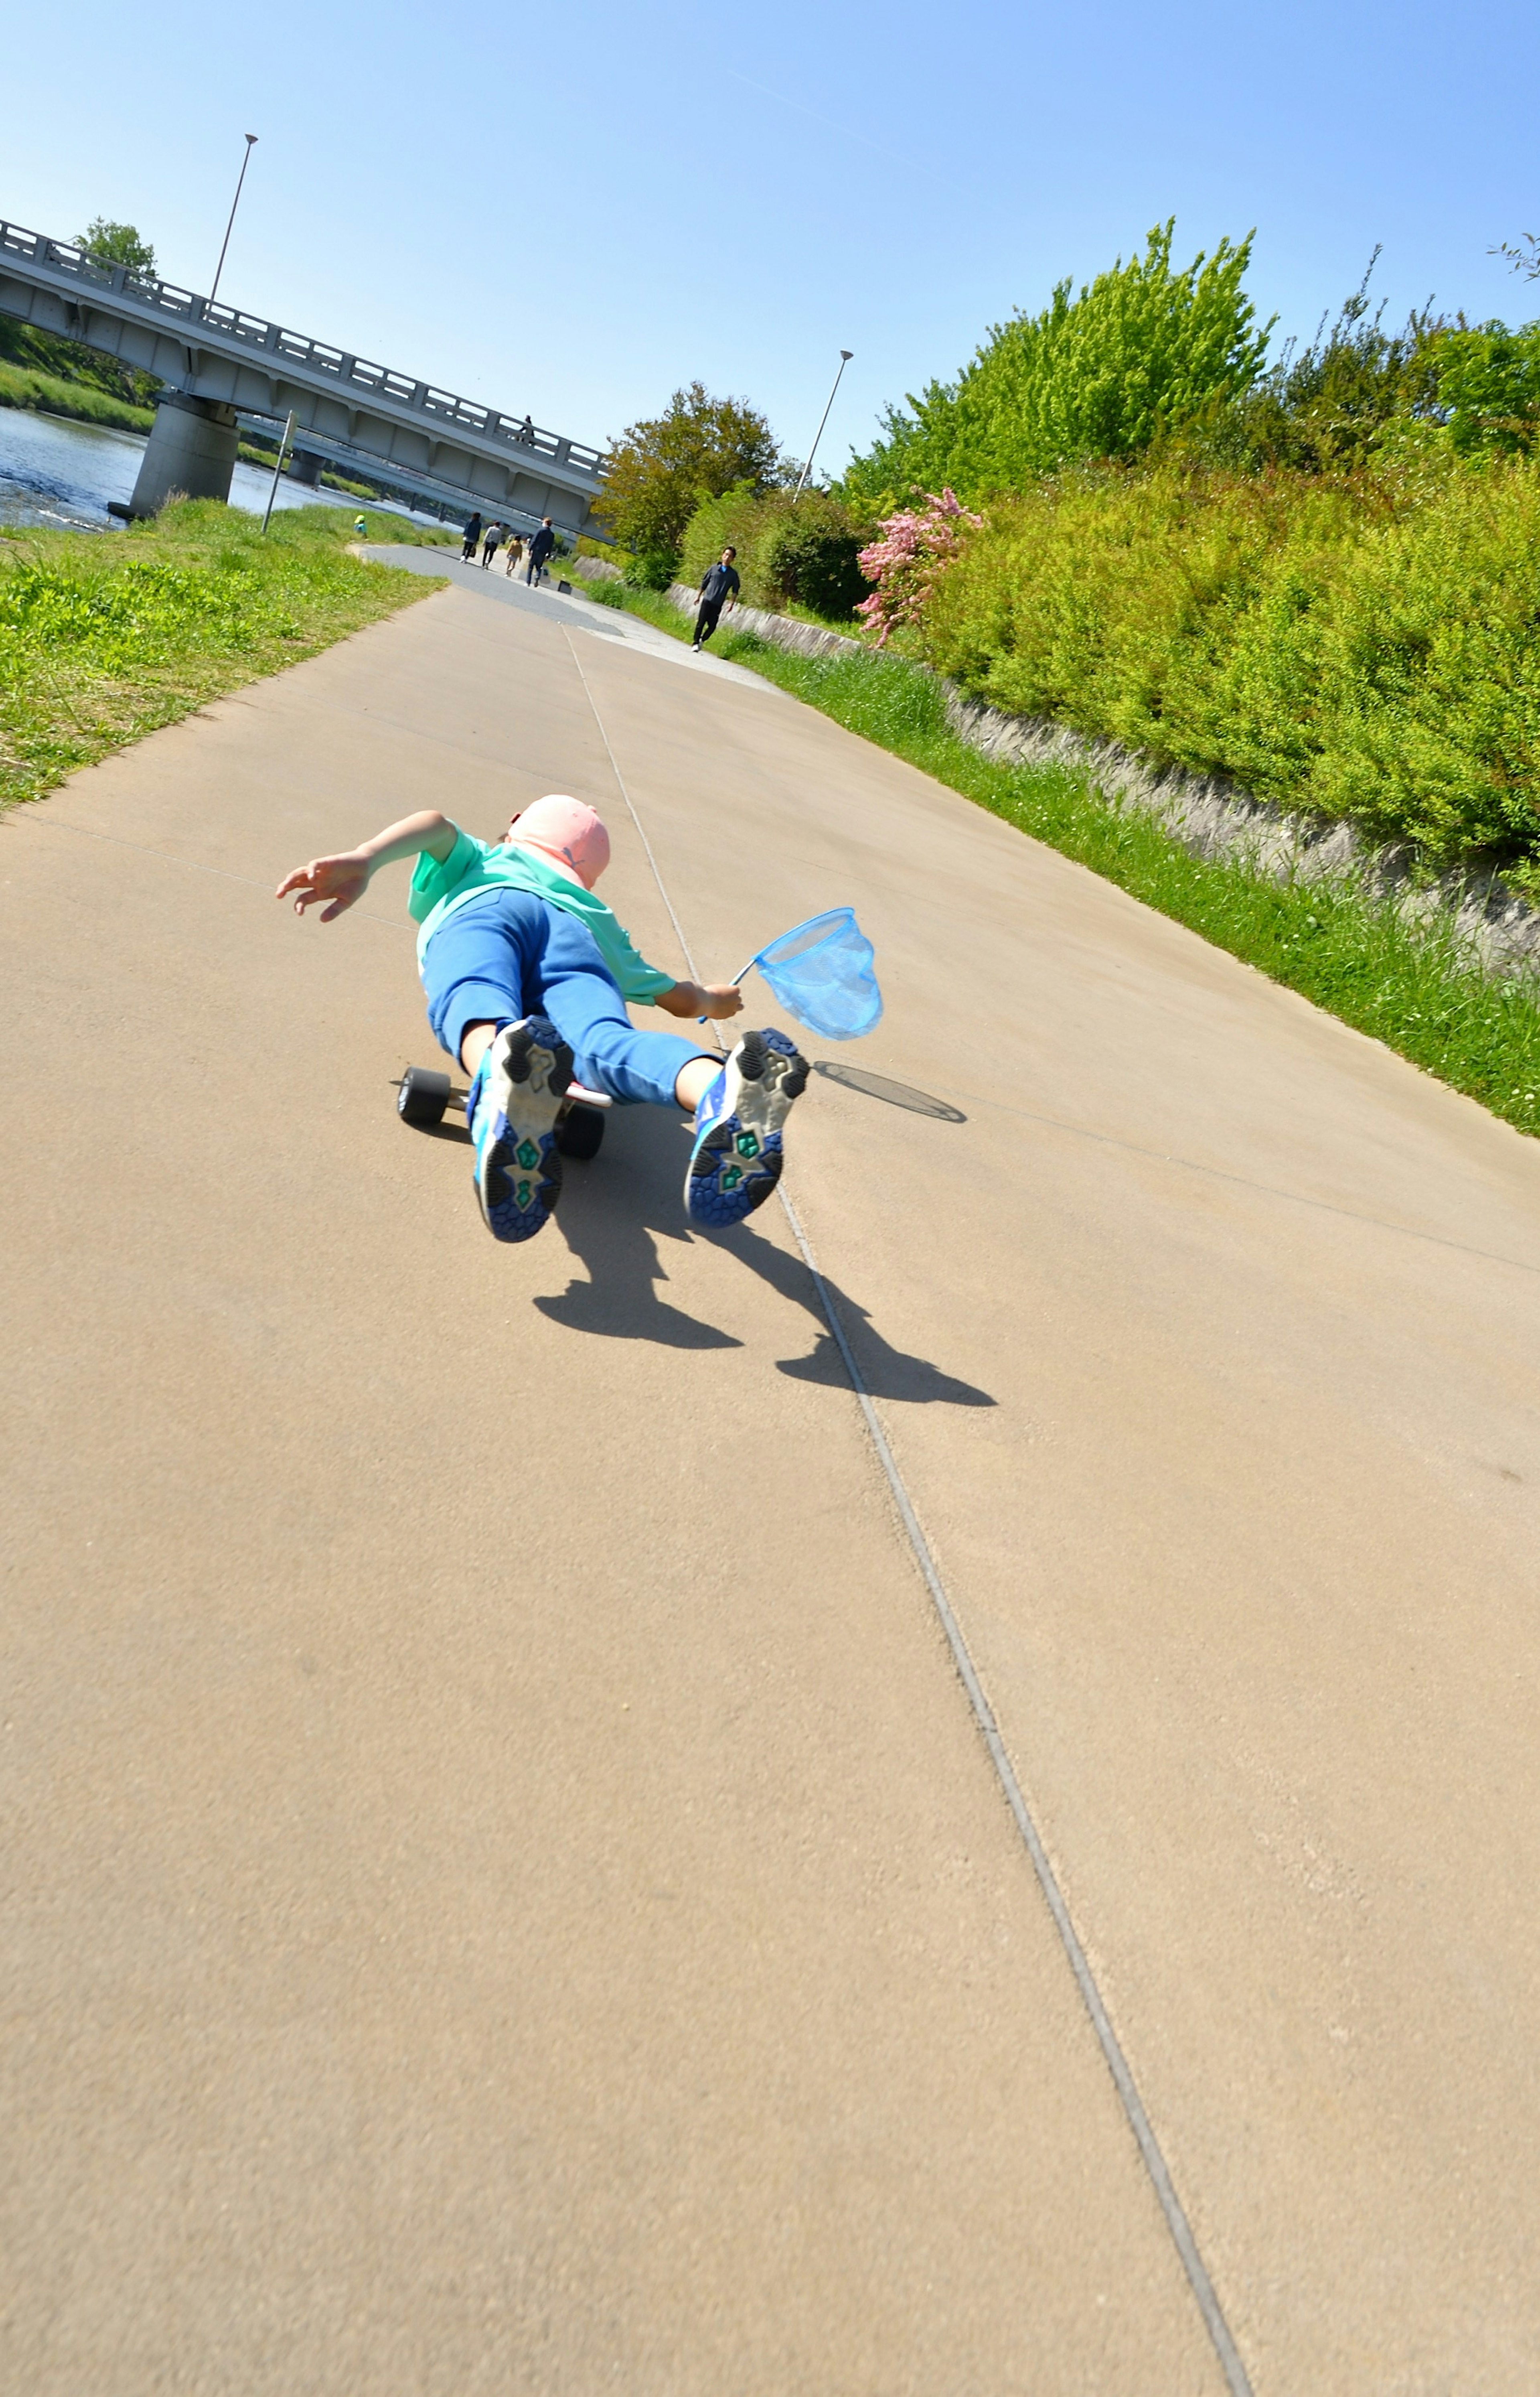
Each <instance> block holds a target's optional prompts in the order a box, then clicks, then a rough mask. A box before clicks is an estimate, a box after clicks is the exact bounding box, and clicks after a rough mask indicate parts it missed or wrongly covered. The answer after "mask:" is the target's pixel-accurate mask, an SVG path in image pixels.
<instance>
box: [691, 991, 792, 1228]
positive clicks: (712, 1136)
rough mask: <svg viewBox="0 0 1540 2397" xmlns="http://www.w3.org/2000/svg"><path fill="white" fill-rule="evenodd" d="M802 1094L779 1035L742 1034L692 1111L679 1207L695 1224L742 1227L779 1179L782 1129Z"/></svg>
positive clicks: (787, 1044)
mask: <svg viewBox="0 0 1540 2397" xmlns="http://www.w3.org/2000/svg"><path fill="white" fill-rule="evenodd" d="M806 1088H807V1060H806V1058H805V1057H803V1055H802V1053H801V1051H799V1050H798V1049H797V1048H796V1047H795V1046H794V1045H793V1043H792V1042H791V1041H790V1040H789V1039H788V1038H787V1037H786V1035H785V1033H784V1032H774V1031H770V1032H746V1033H745V1034H744V1036H743V1038H742V1039H741V1040H740V1041H739V1042H738V1044H737V1048H736V1049H735V1050H734V1051H733V1053H732V1055H731V1056H730V1057H729V1058H728V1060H727V1062H726V1064H725V1065H724V1066H723V1069H722V1071H721V1073H720V1074H719V1075H718V1076H717V1078H716V1080H715V1081H714V1082H713V1083H712V1084H711V1087H710V1090H709V1091H707V1092H706V1095H705V1097H704V1098H703V1099H702V1100H701V1102H700V1105H698V1106H697V1109H696V1112H695V1139H694V1140H693V1142H692V1143H691V1145H690V1162H689V1165H688V1166H687V1167H686V1169H685V1173H684V1208H685V1212H686V1213H687V1214H689V1215H691V1216H692V1217H693V1218H694V1220H695V1221H696V1222H697V1224H710V1225H716V1226H721V1225H724V1224H741V1223H742V1221H743V1219H744V1217H745V1215H751V1214H752V1213H753V1212H754V1210H755V1208H756V1207H763V1204H764V1202H765V1200H766V1199H767V1198H769V1196H770V1193H771V1191H772V1190H774V1188H775V1186H776V1185H777V1182H778V1181H779V1180H780V1175H781V1166H782V1164H783V1163H784V1161H785V1160H784V1158H783V1157H782V1155H781V1126H782V1125H783V1124H784V1123H785V1121H786V1118H787V1116H788V1115H789V1114H790V1107H791V1102H792V1100H793V1099H798V1098H801V1096H802V1094H803V1091H805V1089H806Z"/></svg>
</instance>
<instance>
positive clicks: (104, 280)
mask: <svg viewBox="0 0 1540 2397" xmlns="http://www.w3.org/2000/svg"><path fill="white" fill-rule="evenodd" d="M0 312H3V313H4V314H5V315H10V316H19V317H20V318H21V319H22V321H23V322H24V323H26V324H31V325H35V326H36V327H37V328H38V329H39V330H40V331H42V332H47V333H61V334H63V335H64V336H65V337H66V338H67V339H68V340H70V341H84V342H86V344H87V345H88V346H89V347H90V348H92V349H95V350H103V351H105V352H106V353H107V354H108V355H109V356H112V357H114V358H119V359H121V360H122V361H123V363H124V364H125V365H126V366H131V367H137V368H139V369H140V370H141V371H142V372H145V373H148V374H153V375H158V376H159V377H160V378H161V380H162V382H164V383H165V384H166V389H165V390H164V391H163V392H161V393H160V394H159V395H158V397H157V400H156V404H155V422H154V428H153V432H152V433H151V435H150V442H149V447H148V448H147V449H146V450H145V454H144V462H143V464H142V465H141V466H140V468H139V479H138V481H137V482H136V484H135V486H134V494H133V498H132V500H131V501H130V502H129V514H130V515H132V516H153V514H154V513H155V511H156V510H157V509H158V508H160V507H161V506H163V505H164V504H165V502H166V498H167V497H168V495H169V494H170V493H171V492H172V491H173V490H177V491H185V492H186V493H187V494H188V495H189V497H191V498H193V499H218V500H224V499H228V498H229V496H230V477H231V471H232V467H233V465H234V463H235V454H236V447H237V442H238V439H239V429H238V422H237V415H238V411H239V412H246V413H249V414H251V415H254V416H259V417H264V418H268V419H271V420H272V422H273V423H274V424H275V425H277V424H282V423H283V422H284V421H285V418H286V417H287V416H288V414H289V411H290V410H291V409H292V410H293V412H294V418H295V424H296V428H297V432H298V434H299V435H302V436H303V435H309V436H311V437H310V439H309V440H308V441H304V440H301V442H300V444H299V446H300V447H301V449H308V450H309V451H310V452H311V454H312V455H320V456H325V457H331V456H339V455H341V454H345V455H346V457H347V459H348V461H349V462H351V463H352V464H353V465H354V468H355V471H357V472H361V473H362V472H366V471H368V470H369V469H370V468H373V469H374V470H375V471H377V472H378V475H379V476H380V478H381V480H382V481H383V482H385V483H388V484H390V483H394V484H396V485H398V486H399V487H400V488H402V489H412V488H414V487H420V488H422V489H424V491H425V493H426V492H427V491H428V490H429V489H431V490H432V491H433V492H434V494H435V496H441V495H443V494H445V493H448V494H450V495H454V494H458V495H460V496H462V497H463V499H465V500H466V501H469V502H472V503H474V504H475V505H477V506H479V507H481V508H483V509H487V508H490V509H491V510H493V511H495V512H501V513H504V514H507V515H509V516H515V517H520V518H524V519H525V520H538V518H540V517H541V516H550V517H551V519H552V520H553V522H554V523H556V524H557V525H558V526H560V527H561V528H562V529H563V530H564V531H565V532H569V533H578V532H581V531H583V530H585V529H587V526H588V522H589V511H590V508H591V505H592V502H594V500H595V499H596V498H597V496H598V493H599V488H600V483H601V479H602V476H603V473H604V464H605V457H604V451H603V450H601V449H590V448H588V447H587V446H586V445H585V444H584V443H582V442H580V441H573V440H570V439H568V438H567V437H566V436H565V435H562V434H556V433H551V432H549V431H547V430H546V428H545V427H544V426H542V425H538V424H536V423H535V422H533V420H532V419H531V418H530V417H528V416H524V417H516V416H511V415H508V414H506V413H501V412H499V411H498V409H496V408H481V407H478V406H477V405H476V403H475V402H474V401H473V400H469V399H460V398H458V397H457V396H456V395H455V394H454V393H453V392H446V391H440V390H438V389H437V388H436V387H435V386H434V385H433V384H431V383H427V382H419V381H418V380H417V379H416V378H415V377H414V376H412V375H406V374H396V373H393V372H392V369H391V368H388V367H381V366H376V365H375V364H374V363H373V362H372V361H371V360H369V359H367V358H361V357H358V356H355V355H354V354H353V353H352V351H350V350H339V349H334V348H333V347H331V345H330V344H329V343H327V342H325V341H312V340H311V339H310V338H309V337H308V336H307V335H305V334H303V333H295V332H291V331H290V330H289V329H288V328H286V327H285V326H283V325H273V324H269V323H268V322H267V321H266V320H265V319H264V318H262V317H260V316H249V315H246V312H245V311H244V310H243V309H240V308H232V307H230V306H228V305H227V304H226V302H225V301H222V300H206V299H204V298H203V297H201V296H200V295H199V294H198V293H197V292H195V291H184V290H182V289H181V288H180V287H179V285H177V284H174V283H166V282H163V281H161V280H160V278H159V277H158V276H155V275H141V274H139V273H137V272H136V271H135V270H134V269H133V268H131V267H125V266H102V265H99V264H98V263H97V262H96V261H94V260H92V259H90V258H88V257H87V256H86V252H85V251H84V250H83V249H82V248H81V247H80V245H79V244H78V243H77V242H69V241H55V240H53V239H52V238H51V237H50V236H49V235H48V234H40V233H31V232H29V231H28V230H27V229H26V228H25V227H24V226H21V225H16V224H10V223H8V222H7V221H5V220H4V219H0Z"/></svg>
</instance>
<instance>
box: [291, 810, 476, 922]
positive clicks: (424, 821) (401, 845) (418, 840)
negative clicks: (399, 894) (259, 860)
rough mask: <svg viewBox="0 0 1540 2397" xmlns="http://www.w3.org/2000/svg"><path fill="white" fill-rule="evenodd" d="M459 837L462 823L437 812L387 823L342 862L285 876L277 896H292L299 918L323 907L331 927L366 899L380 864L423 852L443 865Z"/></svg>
mask: <svg viewBox="0 0 1540 2397" xmlns="http://www.w3.org/2000/svg"><path fill="white" fill-rule="evenodd" d="M458 838H459V826H458V824H451V823H450V821H449V818H448V817H447V816H441V815H440V813H439V811H438V810H437V809H436V808H424V809H423V810H422V811H421V812H420V814H418V815H415V816H403V817H402V819H401V822H400V823H399V824H387V825H386V827H385V829H384V831H383V832H377V833H376V835H375V837H374V838H373V839H372V840H363V841H360V842H359V844H358V847H357V848H356V849H349V850H343V851H342V853H341V855H340V856H339V857H312V859H311V862H310V864H308V865H297V866H296V867H295V869H294V872H293V873H292V874H285V877H284V878H283V880H282V882H280V884H279V885H278V890H277V894H276V895H277V896H278V897H279V898H280V899H285V898H286V897H287V896H288V894H289V892H290V891H293V893H294V912H295V914H296V915H297V916H302V915H303V914H304V912H305V910H306V908H307V907H315V906H319V907H320V909H321V921H322V922H323V924H329V923H330V922H331V921H332V919H333V917H337V916H340V915H341V914H342V913H343V912H344V910H345V909H347V908H349V907H351V906H352V904H353V903H354V901H355V900H358V899H362V898H363V896H364V893H365V891H367V889H368V887H369V882H370V878H371V877H372V876H373V875H374V874H375V872H376V871H377V870H378V867H380V866H381V865H390V864H393V863H394V861H395V860H396V859H397V858H398V857H420V856H421V854H422V852H423V850H427V852H428V854H429V856H430V857H431V858H435V859H436V860H437V861H438V863H439V864H441V865H442V864H443V863H444V861H445V858H446V857H447V856H448V854H449V852H450V850H452V849H453V848H454V846H455V843H456V841H457V840H458Z"/></svg>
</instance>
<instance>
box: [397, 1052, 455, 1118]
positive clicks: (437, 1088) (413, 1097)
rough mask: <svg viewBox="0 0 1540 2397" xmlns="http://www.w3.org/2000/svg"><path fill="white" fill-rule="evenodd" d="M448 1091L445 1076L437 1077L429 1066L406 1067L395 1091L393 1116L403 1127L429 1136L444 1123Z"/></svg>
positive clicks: (447, 1080) (438, 1075) (447, 1082)
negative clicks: (394, 1114)
mask: <svg viewBox="0 0 1540 2397" xmlns="http://www.w3.org/2000/svg"><path fill="white" fill-rule="evenodd" d="M449 1089H450V1085H449V1077H448V1075H447V1074H437V1073H435V1072H434V1071H433V1068H432V1067H431V1065H408V1066H407V1068H406V1071H405V1074H403V1076H402V1078H401V1081H400V1084H399V1086H398V1088H397V1091H396V1113H397V1115H398V1116H399V1117H400V1118H401V1120H402V1122H403V1123H409V1124H415V1125H416V1127H417V1129H418V1132H431V1130H432V1128H433V1126H434V1124H441V1123H442V1122H443V1121H444V1111H445V1107H446V1106H447V1105H449Z"/></svg>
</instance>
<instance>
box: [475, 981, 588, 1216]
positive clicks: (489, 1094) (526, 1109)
mask: <svg viewBox="0 0 1540 2397" xmlns="http://www.w3.org/2000/svg"><path fill="white" fill-rule="evenodd" d="M571 1079H572V1051H571V1050H570V1049H569V1048H568V1047H567V1045H566V1042H565V1041H564V1039H563V1038H562V1036H561V1034H560V1033H559V1032H558V1031H557V1029H556V1026H555V1025H554V1024H551V1023H548V1022H547V1020H546V1018H545V1017H544V1016H543V1015H527V1016H525V1018H524V1022H523V1023H522V1024H504V1026H503V1028H502V1030H501V1031H500V1032H499V1033H498V1036H497V1038H496V1039H495V1040H494V1041H493V1043H492V1046H491V1047H490V1049H488V1051H487V1052H486V1054H485V1057H484V1058H483V1059H482V1061H481V1064H480V1065H478V1066H477V1068H476V1078H475V1080H474V1081H473V1082H472V1083H471V1091H470V1095H469V1096H468V1098H467V1099H466V1102H465V1120H466V1122H467V1123H468V1124H469V1125H470V1127H471V1139H472V1141H473V1142H474V1143H475V1148H476V1175H475V1180H476V1196H477V1198H479V1199H480V1200H481V1211H482V1213H483V1215H484V1216H485V1219H486V1228H487V1230H488V1231H489V1232H490V1233H491V1234H492V1236H493V1238H494V1239H498V1240H530V1239H534V1237H535V1235H536V1233H537V1232H538V1230H539V1228H540V1226H541V1225H542V1224H543V1223H544V1222H545V1220H546V1217H547V1216H548V1215H549V1214H550V1212H551V1209H552V1208H553V1207H554V1206H555V1204H556V1201H557V1199H558V1198H560V1197H561V1193H562V1159H561V1156H560V1153H559V1152H558V1150H557V1146H556V1118H557V1117H558V1116H559V1115H560V1114H561V1112H562V1106H563V1103H564V1100H565V1098H566V1091H567V1084H568V1082H569V1081H570V1080H571Z"/></svg>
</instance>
